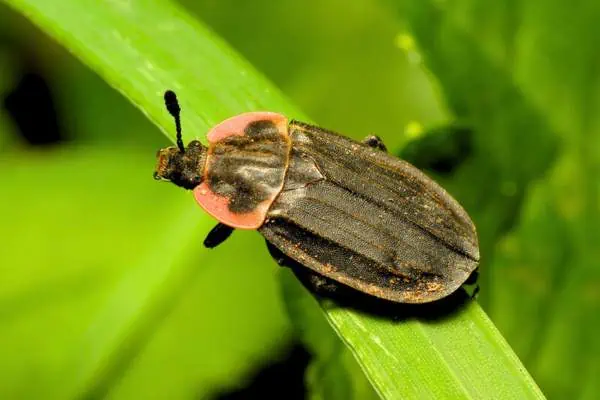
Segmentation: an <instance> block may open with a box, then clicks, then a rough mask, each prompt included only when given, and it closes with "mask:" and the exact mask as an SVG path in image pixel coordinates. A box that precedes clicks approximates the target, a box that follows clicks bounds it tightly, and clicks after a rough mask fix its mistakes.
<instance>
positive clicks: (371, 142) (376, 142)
mask: <svg viewBox="0 0 600 400" xmlns="http://www.w3.org/2000/svg"><path fill="white" fill-rule="evenodd" d="M362 142H363V143H364V144H366V145H367V146H369V147H372V148H374V149H379V150H381V151H385V152H387V147H385V144H384V143H383V140H381V138H380V137H379V136H375V135H369V136H367V137H366V138H364V139H363V141H362Z"/></svg>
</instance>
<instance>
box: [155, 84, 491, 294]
mask: <svg viewBox="0 0 600 400" xmlns="http://www.w3.org/2000/svg"><path fill="white" fill-rule="evenodd" d="M164 99H165V105H166V108H167V110H168V112H169V113H170V114H171V115H172V116H173V118H174V119H175V125H176V133H177V145H176V146H172V147H167V148H164V149H161V150H159V151H158V154H157V166H156V170H155V172H154V177H155V179H158V180H167V181H170V182H172V183H174V184H175V185H177V186H180V187H183V188H184V189H188V190H192V191H193V194H194V197H195V199H196V201H197V202H198V203H199V205H200V206H201V207H202V208H204V210H205V211H206V212H208V213H209V214H210V215H212V216H213V217H214V218H216V219H217V220H218V221H219V223H218V224H217V225H216V226H215V227H214V228H213V229H212V230H211V231H210V233H209V234H208V236H207V237H206V240H205V241H204V245H205V246H206V247H209V248H212V247H215V246H217V245H219V244H221V243H222V242H223V241H225V240H226V239H227V238H228V237H229V235H230V234H231V233H232V231H233V230H234V229H255V230H258V232H260V233H261V234H262V236H263V237H264V238H265V240H266V242H267V247H268V250H269V252H270V254H271V255H272V256H273V258H274V259H275V260H276V261H277V262H278V263H279V264H280V265H287V266H291V265H292V264H293V265H296V267H295V269H296V271H295V272H296V273H297V275H300V276H304V277H307V276H308V279H307V281H308V282H310V285H311V286H312V287H313V288H314V289H319V288H327V290H330V289H331V290H335V288H336V287H340V286H341V287H344V288H347V287H350V288H351V289H355V290H358V291H359V292H363V293H366V294H368V295H371V296H375V297H378V298H381V299H385V300H388V301H392V302H397V303H428V302H432V301H434V300H438V299H441V298H443V297H446V296H448V295H449V294H451V293H453V292H454V291H456V290H457V289H458V288H459V287H460V286H462V285H463V284H464V283H465V281H467V279H468V278H469V277H472V275H473V276H475V275H476V273H477V267H478V263H479V245H478V239H477V233H476V229H475V226H474V224H473V222H472V221H471V219H470V218H469V216H468V215H467V213H466V212H465V210H464V209H463V208H462V207H461V206H460V205H459V204H458V202H457V201H456V200H454V199H453V198H452V197H451V196H450V195H449V194H448V193H447V192H446V191H445V190H444V189H443V188H441V187H440V186H439V185H438V184H437V183H435V182H434V181H433V180H431V179H430V178H428V177H427V176H426V175H425V174H424V173H423V172H421V171H419V170H418V169H417V168H415V167H413V166H412V165H411V164H409V163H407V162H405V161H402V160H400V159H398V158H396V157H393V156H391V155H389V154H388V153H387V151H386V148H385V145H384V144H383V142H382V141H381V140H380V139H379V138H378V137H377V136H369V137H367V138H366V139H365V140H364V141H362V142H357V141H354V140H352V139H349V138H347V137H344V136H341V135H339V134H336V133H334V132H331V131H329V130H326V129H322V128H319V127H317V126H314V125H311V124H307V123H304V122H299V121H295V120H288V119H287V118H286V117H285V116H283V115H281V114H277V113H273V112H249V113H244V114H240V115H237V116H234V117H232V118H229V119H227V120H225V121H223V122H221V123H220V124H218V125H216V126H215V127H213V128H212V129H211V130H210V131H209V132H208V134H207V139H208V146H204V145H202V144H201V143H200V141H198V140H193V141H191V142H190V143H189V145H188V146H187V148H186V147H185V146H184V144H183V140H182V136H181V122H180V111H181V109H180V106H179V103H178V101H177V97H176V95H175V93H174V92H172V91H167V92H166V93H165V95H164ZM298 265H299V266H300V267H298ZM298 268H301V269H303V270H302V271H298V270H297V269H298Z"/></svg>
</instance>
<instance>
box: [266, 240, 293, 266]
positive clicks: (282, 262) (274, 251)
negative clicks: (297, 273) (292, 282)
mask: <svg viewBox="0 0 600 400" xmlns="http://www.w3.org/2000/svg"><path fill="white" fill-rule="evenodd" d="M265 243H266V244H267V249H268V250H269V254H270V255H271V257H273V260H275V262H276V263H277V264H278V265H279V266H280V267H286V266H290V265H291V264H292V263H294V262H295V261H293V260H292V259H291V258H289V257H288V256H286V255H285V254H283V252H282V251H281V250H279V249H278V248H277V247H275V245H274V244H272V243H271V242H269V241H268V240H265Z"/></svg>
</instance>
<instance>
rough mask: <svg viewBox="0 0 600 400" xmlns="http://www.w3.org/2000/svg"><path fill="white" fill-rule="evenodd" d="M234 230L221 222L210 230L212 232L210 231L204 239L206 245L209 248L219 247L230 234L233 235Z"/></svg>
mask: <svg viewBox="0 0 600 400" xmlns="http://www.w3.org/2000/svg"><path fill="white" fill-rule="evenodd" d="M233 230H234V229H233V228H232V227H230V226H227V225H225V224H222V223H220V222H219V223H218V224H217V225H215V227H214V228H212V229H211V230H210V232H208V235H206V239H204V247H206V248H209V249H212V248H213V247H217V246H218V245H220V244H221V243H223V242H224V241H225V240H227V238H228V237H229V236H231V233H232V232H233Z"/></svg>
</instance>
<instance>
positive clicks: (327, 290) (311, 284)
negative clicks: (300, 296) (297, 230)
mask: <svg viewBox="0 0 600 400" xmlns="http://www.w3.org/2000/svg"><path fill="white" fill-rule="evenodd" d="M265 243H266V244H267V249H268V250H269V254H270V255H271V257H273V259H274V260H275V262H276V263H277V264H279V265H280V266H282V267H288V268H290V269H291V270H292V272H293V273H294V275H296V278H298V280H299V281H300V282H301V283H302V284H303V285H304V286H305V287H306V288H307V289H308V290H309V291H311V292H313V293H316V294H318V295H328V294H332V293H334V292H336V291H337V290H338V288H339V284H338V283H336V282H335V281H334V280H332V279H329V278H326V277H324V276H323V275H320V274H318V273H316V272H314V271H312V270H311V269H309V268H307V267H305V266H303V265H301V264H299V263H298V262H297V261H296V260H294V259H293V258H291V257H289V256H288V255H286V254H285V253H283V252H282V251H281V250H279V249H278V248H277V247H276V246H275V245H273V244H272V243H270V242H269V241H267V240H265Z"/></svg>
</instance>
